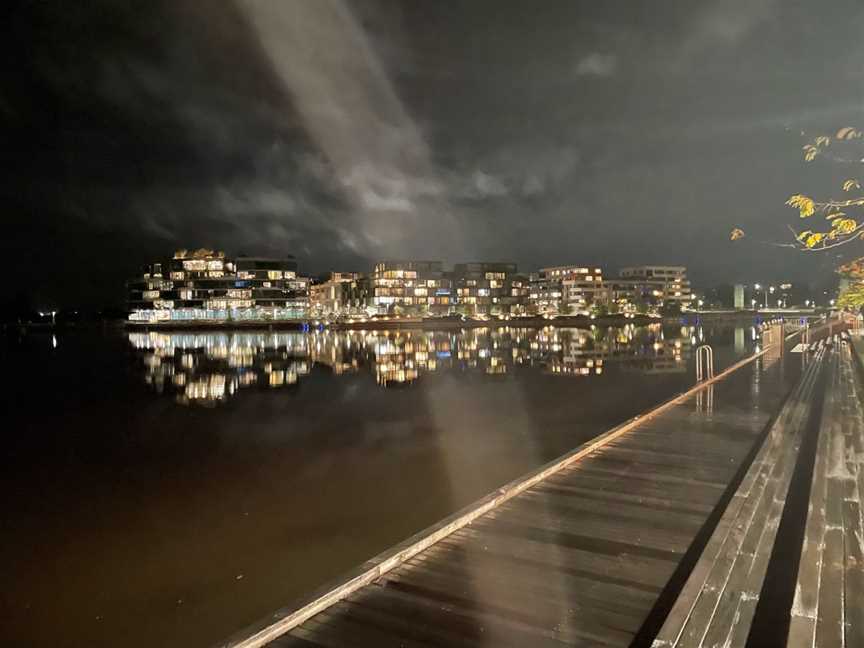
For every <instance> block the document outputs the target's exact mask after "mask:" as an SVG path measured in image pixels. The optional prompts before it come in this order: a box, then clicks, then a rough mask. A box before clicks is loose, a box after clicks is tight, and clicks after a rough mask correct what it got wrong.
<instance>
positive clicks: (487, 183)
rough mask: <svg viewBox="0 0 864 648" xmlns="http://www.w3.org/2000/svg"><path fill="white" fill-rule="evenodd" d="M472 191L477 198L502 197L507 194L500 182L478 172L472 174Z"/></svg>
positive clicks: (493, 177) (491, 176)
mask: <svg viewBox="0 0 864 648" xmlns="http://www.w3.org/2000/svg"><path fill="white" fill-rule="evenodd" d="M474 189H476V191H477V195H478V196H479V197H485V196H504V195H506V194H507V193H509V192H508V189H507V187H506V186H504V183H503V182H501V180H499V179H498V178H496V177H495V176H493V175H490V174H488V173H484V172H483V171H480V170H477V171H475V172H474Z"/></svg>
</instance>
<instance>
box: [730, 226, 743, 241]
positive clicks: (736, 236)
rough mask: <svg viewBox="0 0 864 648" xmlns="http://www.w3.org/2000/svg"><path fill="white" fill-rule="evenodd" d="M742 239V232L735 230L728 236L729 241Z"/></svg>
mask: <svg viewBox="0 0 864 648" xmlns="http://www.w3.org/2000/svg"><path fill="white" fill-rule="evenodd" d="M742 238H744V230H742V229H739V228H737V227H736V228H735V229H733V230H732V233H731V234H730V235H729V240H730V241H737V240H738V239H742Z"/></svg>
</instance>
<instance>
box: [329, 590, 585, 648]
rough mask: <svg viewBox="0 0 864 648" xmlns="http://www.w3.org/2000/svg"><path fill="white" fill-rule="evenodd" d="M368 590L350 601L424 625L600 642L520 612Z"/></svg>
mask: <svg viewBox="0 0 864 648" xmlns="http://www.w3.org/2000/svg"><path fill="white" fill-rule="evenodd" d="M367 589H369V590H371V593H370V594H368V595H358V594H354V595H352V596H351V597H349V598H348V599H346V600H347V601H349V602H351V603H355V604H358V605H364V606H368V607H371V608H373V609H379V610H383V611H387V612H389V613H391V614H395V615H399V616H401V617H404V618H408V619H412V620H414V621H415V622H417V623H421V624H423V623H428V624H437V623H440V622H442V618H443V619H444V621H443V622H444V623H446V624H447V625H448V627H450V628H453V629H457V628H461V627H462V626H463V625H467V626H469V630H468V632H471V628H476V627H478V626H488V627H491V626H493V625H499V626H501V627H502V628H503V629H504V630H505V631H506V632H507V633H513V636H515V637H517V638H519V639H520V641H522V640H521V638H523V637H535V636H539V637H542V638H544V639H549V640H555V641H562V640H566V639H568V638H570V637H573V638H578V640H579V643H580V645H581V644H583V643H584V644H585V645H600V644H599V643H595V642H594V641H593V640H589V639H588V638H586V637H584V636H583V635H579V634H577V633H573V632H567V631H562V628H561V627H556V626H554V625H553V624H532V623H526V622H525V621H524V620H523V619H522V618H521V615H519V614H516V615H507V616H499V615H496V614H494V613H491V612H490V611H489V610H486V609H481V608H480V607H474V608H466V607H463V606H460V605H449V604H448V605H442V604H441V603H440V602H439V601H437V600H430V599H428V598H426V597H422V596H416V595H414V594H411V593H408V592H404V591H400V590H397V589H396V588H393V587H370V588H367ZM521 645H524V646H530V645H533V644H532V642H531V641H530V640H528V639H526V640H524V641H522V643H521Z"/></svg>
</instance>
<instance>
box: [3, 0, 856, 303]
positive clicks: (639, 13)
mask: <svg viewBox="0 0 864 648" xmlns="http://www.w3.org/2000/svg"><path fill="white" fill-rule="evenodd" d="M4 13H5V14H6V17H5V18H4V25H5V27H6V29H5V34H4V36H3V38H2V39H0V41H2V47H3V49H4V51H3V57H2V66H3V67H4V69H3V84H2V86H0V120H2V123H3V124H4V126H3V130H4V131H6V133H7V135H4V142H5V143H4V146H3V149H4V151H3V152H4V156H3V157H4V161H5V164H4V172H3V176H2V178H3V179H2V185H0V186H2V192H3V212H4V227H3V230H2V232H3V233H2V236H0V252H2V259H3V266H4V274H5V275H6V285H10V283H14V285H15V286H26V287H27V290H28V291H29V292H30V293H31V294H32V297H33V300H34V302H35V303H36V304H37V305H45V306H55V305H56V306H72V305H107V304H110V303H117V304H120V303H122V299H123V290H124V287H123V282H124V280H125V279H126V278H128V277H129V276H130V275H131V274H134V273H135V272H136V270H137V269H138V267H139V266H140V265H141V264H142V263H145V262H146V261H148V260H150V259H153V258H160V257H163V256H166V255H168V254H170V253H171V252H173V250H175V249H177V248H189V247H201V246H206V247H214V248H219V249H225V250H226V251H227V252H228V253H229V254H230V253H235V254H236V253H246V254H252V255H280V254H286V253H292V254H295V255H296V256H297V257H298V260H299V262H300V267H301V271H303V272H305V273H310V274H317V273H321V272H325V271H328V270H331V269H333V270H368V269H369V266H370V264H371V262H372V260H374V259H376V258H386V257H389V258H406V257H408V258H410V257H424V258H432V259H436V258H440V259H443V260H445V261H448V262H458V261H462V260H480V259H482V260H513V261H516V262H518V263H519V264H520V267H522V268H523V269H525V270H531V269H534V268H536V267H537V266H538V265H555V264H563V263H571V262H572V263H585V264H601V265H603V266H604V267H605V268H607V273H610V274H611V271H613V270H616V269H617V268H618V267H619V266H621V265H626V264H638V263H658V262H659V263H674V264H679V263H680V264H686V265H687V266H689V267H690V270H691V275H692V276H693V278H694V280H695V281H696V282H697V283H700V284H703V285H705V284H712V283H720V282H726V281H736V280H743V281H754V280H762V281H778V280H781V279H787V278H788V279H791V280H793V281H799V280H802V279H807V278H815V277H824V276H828V275H829V273H830V268H831V267H833V265H834V264H835V262H836V258H833V257H830V256H819V255H814V254H809V255H802V254H801V253H797V252H794V251H791V250H786V249H783V248H779V247H774V246H770V245H768V244H765V243H760V241H783V240H786V237H787V236H788V231H787V230H786V223H792V224H793V225H794V224H796V223H795V214H794V213H793V212H792V211H791V210H789V209H788V208H786V207H784V205H783V203H784V201H785V200H786V198H787V197H788V196H789V195H790V194H792V193H799V192H804V193H807V192H810V193H823V192H825V191H827V190H828V189H829V188H833V187H836V186H837V185H838V184H839V183H840V182H842V179H843V178H844V177H845V176H843V174H844V173H845V172H844V171H838V170H836V169H831V168H829V167H823V166H820V164H819V163H816V164H811V165H806V164H805V163H804V162H803V161H802V159H801V145H802V144H803V140H802V137H801V131H802V130H806V131H807V132H808V133H816V134H820V133H822V132H827V133H833V132H835V131H836V129H838V128H840V127H842V126H849V125H855V126H858V127H861V126H864V119H862V110H861V109H862V105H864V104H862V90H864V77H862V62H864V40H862V38H861V33H862V27H864V3H861V2H860V0H831V1H830V2H817V1H816V0H810V1H802V0H788V1H786V0H727V1H725V2H700V1H695V0H662V1H661V0H658V1H655V2H638V1H636V0H629V1H627V2H624V1H613V0H604V1H602V2H599V1H597V0H590V1H577V0H560V1H555V0H530V1H529V0H524V1H521V2H515V1H514V2H507V1H505V0H489V1H485V0H484V1H481V0H472V1H470V2H468V1H464V2H455V1H445V0H434V1H432V0H429V1H422V0H404V1H398V0H378V1H372V0H363V1H360V0H357V1H355V2H346V1H344V0H293V1H292V0H283V1H281V2H280V1H276V0H237V1H236V2H230V1H228V0H225V1H223V2H207V1H202V0H148V1H147V2H127V1H123V0H89V1H81V2H69V1H68V0H41V1H37V0H31V1H18V2H13V3H12V6H11V8H8V9H6V11H5V12H4ZM838 174H839V175H838ZM835 193H839V189H838V190H835ZM735 226H738V227H742V228H743V229H744V230H745V231H746V232H747V234H748V236H747V237H746V239H745V240H743V241H739V242H735V243H732V242H730V241H729V231H730V230H731V229H732V227H735Z"/></svg>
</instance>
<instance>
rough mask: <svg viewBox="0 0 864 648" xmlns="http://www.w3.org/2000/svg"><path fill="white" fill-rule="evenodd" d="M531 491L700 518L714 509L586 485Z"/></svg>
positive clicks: (542, 486) (549, 487)
mask: <svg viewBox="0 0 864 648" xmlns="http://www.w3.org/2000/svg"><path fill="white" fill-rule="evenodd" d="M532 491H533V492H534V493H537V494H538V495H539V494H545V493H553V494H563V495H566V496H570V497H574V498H580V499H582V498H584V499H593V500H597V501H600V502H609V503H610V504H611V505H617V504H619V503H631V504H639V505H640V506H643V507H646V508H652V509H656V510H658V511H676V512H680V513H689V514H693V515H698V516H702V517H707V515H708V514H709V513H710V512H711V511H712V510H713V508H714V507H713V505H712V504H703V503H697V502H682V501H679V500H671V499H667V498H664V497H657V496H651V495H646V494H645V493H642V492H635V491H634V492H626V491H621V490H612V489H609V488H600V489H598V488H591V487H590V486H589V485H587V484H585V485H577V484H541V485H538V486H535V487H534V488H533V489H532Z"/></svg>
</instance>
